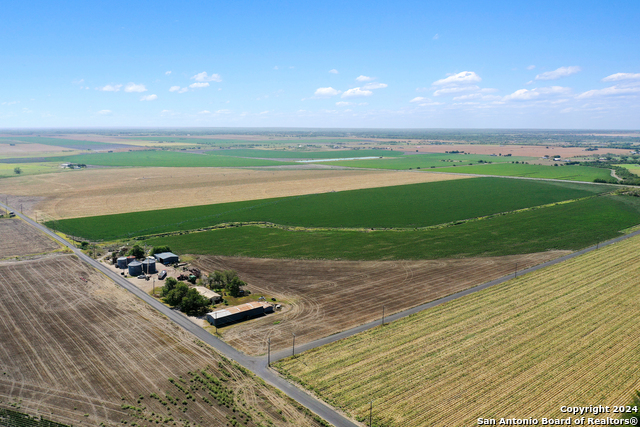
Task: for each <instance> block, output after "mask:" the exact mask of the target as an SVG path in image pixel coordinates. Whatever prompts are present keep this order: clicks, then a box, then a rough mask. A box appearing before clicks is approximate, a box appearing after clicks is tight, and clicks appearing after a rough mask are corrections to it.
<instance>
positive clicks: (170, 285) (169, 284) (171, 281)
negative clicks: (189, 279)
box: [162, 277, 178, 297]
mask: <svg viewBox="0 0 640 427" xmlns="http://www.w3.org/2000/svg"><path fill="white" fill-rule="evenodd" d="M177 284H178V281H177V280H176V279H175V277H167V280H165V281H164V286H163V287H162V296H163V297H164V296H166V295H167V294H168V293H169V292H170V291H172V290H174V289H175V288H176V285H177Z"/></svg>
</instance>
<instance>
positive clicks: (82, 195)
mask: <svg viewBox="0 0 640 427" xmlns="http://www.w3.org/2000/svg"><path fill="white" fill-rule="evenodd" d="M464 178H468V177H465V176H459V175H453V174H451V175H449V174H437V173H435V174H431V173H427V172H396V171H368V170H269V171H266V170H247V169H218V168H139V169H138V168H135V169H133V168H131V169H92V170H83V171H76V172H75V173H68V174H55V175H52V174H48V175H32V176H24V177H19V178H12V179H11V180H5V181H3V185H2V192H3V193H4V194H9V195H10V196H9V198H10V200H11V201H12V203H13V204H14V205H15V206H18V204H19V203H21V200H22V198H24V199H25V200H26V199H31V200H32V199H33V198H34V197H43V200H42V201H40V202H39V203H37V204H36V205H35V206H33V205H31V204H27V203H25V207H24V208H25V210H24V212H25V213H30V214H32V213H34V211H37V212H38V214H39V215H41V216H42V215H43V214H45V215H48V216H49V217H54V218H76V217H84V216H93V215H107V214H115V213H124V212H136V211H146V210H153V209H167V208H176V207H183V206H195V205H206V204H213V203H225V202H236V201H243V200H254V199H266V198H271V197H287V196H297V195H302V194H312V193H326V192H329V191H343V190H354V189H359V188H373V187H385V186H391V185H402V184H413V183H420V182H431V181H443V180H449V179H464ZM16 196H18V197H16ZM27 208H28V209H29V210H28V209H27Z"/></svg>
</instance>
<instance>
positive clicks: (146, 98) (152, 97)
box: [140, 95, 158, 101]
mask: <svg viewBox="0 0 640 427" xmlns="http://www.w3.org/2000/svg"><path fill="white" fill-rule="evenodd" d="M156 99H158V95H144V96H143V97H142V98H140V101H155V100H156Z"/></svg>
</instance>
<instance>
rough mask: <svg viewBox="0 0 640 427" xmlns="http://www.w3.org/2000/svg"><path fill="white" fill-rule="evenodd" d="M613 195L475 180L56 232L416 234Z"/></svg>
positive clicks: (151, 214)
mask: <svg viewBox="0 0 640 427" xmlns="http://www.w3.org/2000/svg"><path fill="white" fill-rule="evenodd" d="M78 157H81V156H78ZM87 163H89V162H88V161H87ZM609 190H610V188H608V187H607V186H603V185H580V184H573V183H555V182H542V181H531V180H515V179H504V178H472V179H461V180H453V181H439V182H430V183H421V184H410V185H400V186H392V187H380V188H370V189H362V190H351V191H342V192H335V193H322V194H310V195H304V196H295V197H284V198H275V199H264V200H250V201H244V202H234V203H223V204H215V205H205V206H192V207H185V208H174V209H164V210H156V211H147V212H132V213H124V214H117V215H105V216H95V217H87V218H73V219H67V220H62V221H59V222H57V223H56V224H55V227H56V228H57V229H59V230H61V231H63V232H65V233H67V234H71V235H74V236H82V237H84V238H87V239H91V240H116V239H119V238H125V237H135V236H144V235H149V234H157V233H166V232H173V231H181V230H193V229H198V228H203V227H208V226H213V225H216V224H221V223H229V222H258V221H264V222H271V223H275V224H279V225H287V226H298V227H309V228H316V227H326V228H329V227H331V228H394V227H399V228H416V227H426V226H432V225H437V224H443V223H448V222H452V221H459V220H464V219H469V218H476V217H480V216H485V215H492V214H497V213H501V212H508V211H512V210H516V209H523V208H529V207H533V206H540V205H544V204H549V203H555V202H560V201H563V200H569V199H576V198H581V197H586V196H591V195H594V194H598V193H602V192H605V191H609ZM132 203H134V201H132Z"/></svg>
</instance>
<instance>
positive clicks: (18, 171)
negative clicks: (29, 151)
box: [13, 167, 22, 175]
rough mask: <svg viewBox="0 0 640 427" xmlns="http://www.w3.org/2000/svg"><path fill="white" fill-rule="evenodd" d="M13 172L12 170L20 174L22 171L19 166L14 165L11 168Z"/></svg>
mask: <svg viewBox="0 0 640 427" xmlns="http://www.w3.org/2000/svg"><path fill="white" fill-rule="evenodd" d="M13 172H14V173H15V174H16V175H20V174H21V173H22V169H21V168H19V167H15V168H13Z"/></svg>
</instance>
